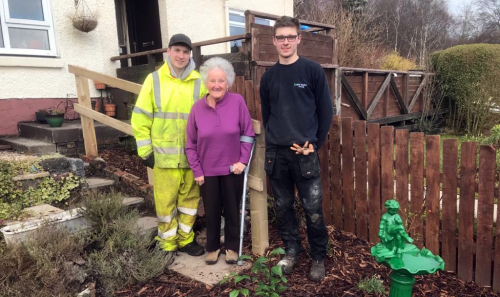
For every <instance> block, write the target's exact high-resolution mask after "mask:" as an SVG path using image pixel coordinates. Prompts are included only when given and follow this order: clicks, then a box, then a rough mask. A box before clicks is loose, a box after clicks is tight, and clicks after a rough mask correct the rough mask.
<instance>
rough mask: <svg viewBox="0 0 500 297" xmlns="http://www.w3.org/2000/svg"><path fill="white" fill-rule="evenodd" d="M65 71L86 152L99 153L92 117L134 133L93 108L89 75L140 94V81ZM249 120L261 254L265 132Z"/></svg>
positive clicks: (256, 247) (256, 243) (254, 219)
mask: <svg viewBox="0 0 500 297" xmlns="http://www.w3.org/2000/svg"><path fill="white" fill-rule="evenodd" d="M68 71H69V73H72V74H74V75H75V80H76V87H77V93H78V103H75V104H74V108H75V111H76V112H78V113H79V114H80V118H81V122H82V132H83V140H84V144H85V154H86V155H88V156H98V150H97V140H96V134H95V127H94V120H96V121H98V122H100V123H103V124H105V125H107V126H110V127H113V128H115V129H117V130H120V131H122V132H124V133H126V134H127V135H130V136H133V135H134V134H133V131H132V126H131V125H130V124H127V123H124V122H122V121H119V120H116V119H114V118H112V117H109V116H107V115H104V114H102V113H99V112H97V111H94V110H92V104H91V98H90V88H89V79H91V80H94V81H99V82H102V83H104V84H106V85H108V86H110V87H114V88H118V89H121V90H125V91H127V92H131V93H133V94H139V92H140V91H141V88H142V86H141V85H139V84H136V83H132V82H129V81H126V80H123V79H119V78H115V77H111V76H108V75H105V74H102V73H99V72H95V71H91V70H88V69H85V68H82V67H78V66H74V65H68ZM252 124H253V128H254V131H255V134H256V145H255V151H254V155H253V158H252V161H251V163H250V172H249V175H248V187H249V188H250V197H251V199H250V209H251V211H250V216H251V224H252V227H251V228H252V251H253V253H255V254H263V253H264V252H265V250H266V248H267V247H268V246H269V235H268V218H267V192H266V189H267V185H266V173H265V171H264V167H263V166H264V158H265V136H264V130H263V129H262V124H261V122H260V121H256V120H252ZM147 170H148V179H149V183H150V184H153V183H152V181H153V178H152V177H153V170H151V169H150V168H148V169H147Z"/></svg>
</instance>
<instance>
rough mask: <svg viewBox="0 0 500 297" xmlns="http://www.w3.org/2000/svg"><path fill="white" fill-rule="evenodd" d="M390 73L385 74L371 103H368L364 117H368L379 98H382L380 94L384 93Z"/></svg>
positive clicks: (389, 80)
mask: <svg viewBox="0 0 500 297" xmlns="http://www.w3.org/2000/svg"><path fill="white" fill-rule="evenodd" d="M391 75H392V74H391V73H389V74H387V75H386V77H385V80H384V83H383V84H382V86H381V87H380V90H378V93H377V95H376V96H375V98H374V99H373V101H372V104H370V107H368V111H367V115H368V117H367V118H366V119H370V117H371V115H372V113H373V111H374V110H375V107H377V104H378V102H379V100H380V98H382V95H383V94H384V92H385V89H387V86H388V85H389V83H390V82H391Z"/></svg>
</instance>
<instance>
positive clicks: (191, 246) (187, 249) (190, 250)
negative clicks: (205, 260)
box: [179, 240, 205, 256]
mask: <svg viewBox="0 0 500 297" xmlns="http://www.w3.org/2000/svg"><path fill="white" fill-rule="evenodd" d="M179 252H183V253H187V254H188V255H190V256H201V255H203V254H204V253H205V249H204V248H203V247H202V246H201V245H199V244H198V243H197V242H196V240H193V241H191V242H190V243H188V244H186V245H185V246H184V247H181V248H179Z"/></svg>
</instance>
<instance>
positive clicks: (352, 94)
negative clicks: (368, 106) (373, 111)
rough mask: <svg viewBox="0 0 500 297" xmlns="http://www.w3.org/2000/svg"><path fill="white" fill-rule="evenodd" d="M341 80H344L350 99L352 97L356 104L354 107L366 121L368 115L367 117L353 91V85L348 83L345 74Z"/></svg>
mask: <svg viewBox="0 0 500 297" xmlns="http://www.w3.org/2000/svg"><path fill="white" fill-rule="evenodd" d="M341 79H342V84H343V85H344V87H345V89H346V90H347V93H348V94H349V97H351V101H352V102H353V103H354V106H355V107H356V109H357V110H358V112H359V114H360V115H361V117H362V120H366V119H367V115H366V110H365V107H364V106H363V105H362V104H361V102H359V99H358V96H356V93H354V90H353V89H352V87H351V85H350V84H349V82H348V81H347V78H346V77H345V75H344V74H343V73H342V76H341Z"/></svg>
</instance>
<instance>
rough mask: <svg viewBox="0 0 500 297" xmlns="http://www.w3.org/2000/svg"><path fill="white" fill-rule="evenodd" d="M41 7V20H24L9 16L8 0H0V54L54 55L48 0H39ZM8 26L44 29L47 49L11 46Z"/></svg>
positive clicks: (53, 36) (53, 37)
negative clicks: (0, 41)
mask: <svg viewBox="0 0 500 297" xmlns="http://www.w3.org/2000/svg"><path fill="white" fill-rule="evenodd" d="M40 1H41V2H42V9H43V18H44V20H43V21H36V20H24V19H16V18H11V17H10V11H9V3H8V0H0V26H1V27H2V36H1V37H0V38H3V45H4V47H3V48H0V55H23V56H46V57H56V56H57V48H56V41H55V33H54V24H53V20H52V10H51V3H50V0H40ZM9 28H19V29H32V30H40V31H46V32H47V37H48V39H49V40H48V44H49V49H48V50H44V49H22V48H12V47H11V42H10V32H9Z"/></svg>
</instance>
